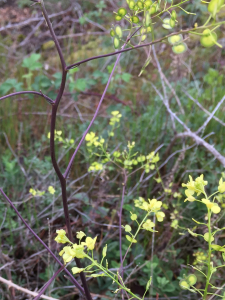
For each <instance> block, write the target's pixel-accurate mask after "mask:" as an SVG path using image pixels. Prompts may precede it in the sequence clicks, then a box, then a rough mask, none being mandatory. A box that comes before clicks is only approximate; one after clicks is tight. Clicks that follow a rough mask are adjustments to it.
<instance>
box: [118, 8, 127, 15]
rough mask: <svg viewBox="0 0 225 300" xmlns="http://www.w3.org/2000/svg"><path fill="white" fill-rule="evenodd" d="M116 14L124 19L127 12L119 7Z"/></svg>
mask: <svg viewBox="0 0 225 300" xmlns="http://www.w3.org/2000/svg"><path fill="white" fill-rule="evenodd" d="M117 13H118V15H119V16H121V17H124V16H125V15H126V13H127V10H126V9H125V8H123V7H121V8H119V9H118V11H117Z"/></svg>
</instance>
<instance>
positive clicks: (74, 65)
mask: <svg viewBox="0 0 225 300" xmlns="http://www.w3.org/2000/svg"><path fill="white" fill-rule="evenodd" d="M224 23H225V21H222V22H218V23H216V24H211V25H208V26H200V27H197V28H189V29H185V30H180V31H178V32H174V33H171V34H168V35H166V36H164V37H162V38H160V39H157V40H155V41H151V42H149V43H146V44H142V45H137V46H133V47H130V48H127V49H123V48H122V49H121V50H119V51H117V52H111V53H108V54H103V55H97V56H93V57H90V58H87V59H84V60H81V61H78V62H77V63H74V64H72V65H69V66H67V67H66V69H67V70H70V69H73V68H76V67H78V66H80V65H81V64H83V63H86V62H88V61H92V60H95V59H99V58H103V57H108V56H113V55H119V54H121V53H124V52H127V51H131V50H134V49H139V48H143V47H146V46H151V45H154V44H157V43H160V42H162V41H163V40H165V39H167V38H168V37H171V36H173V35H178V34H181V33H188V32H190V31H195V30H199V29H204V28H208V27H211V26H215V25H219V24H224ZM138 30H139V28H138ZM138 30H137V31H138Z"/></svg>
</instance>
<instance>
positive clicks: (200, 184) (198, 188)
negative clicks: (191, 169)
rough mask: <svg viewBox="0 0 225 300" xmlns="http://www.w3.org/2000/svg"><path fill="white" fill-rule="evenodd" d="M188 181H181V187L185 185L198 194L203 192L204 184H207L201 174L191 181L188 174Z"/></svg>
mask: <svg viewBox="0 0 225 300" xmlns="http://www.w3.org/2000/svg"><path fill="white" fill-rule="evenodd" d="M189 180H190V181H189V182H188V183H187V184H185V183H182V186H183V187H187V189H188V190H191V191H193V192H195V193H197V195H200V194H201V193H204V192H205V189H204V186H205V185H207V183H208V182H207V181H204V180H203V174H202V175H201V176H199V177H197V178H196V179H195V181H193V179H192V177H191V176H190V175H189Z"/></svg>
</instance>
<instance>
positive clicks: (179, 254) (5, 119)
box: [0, 0, 225, 299]
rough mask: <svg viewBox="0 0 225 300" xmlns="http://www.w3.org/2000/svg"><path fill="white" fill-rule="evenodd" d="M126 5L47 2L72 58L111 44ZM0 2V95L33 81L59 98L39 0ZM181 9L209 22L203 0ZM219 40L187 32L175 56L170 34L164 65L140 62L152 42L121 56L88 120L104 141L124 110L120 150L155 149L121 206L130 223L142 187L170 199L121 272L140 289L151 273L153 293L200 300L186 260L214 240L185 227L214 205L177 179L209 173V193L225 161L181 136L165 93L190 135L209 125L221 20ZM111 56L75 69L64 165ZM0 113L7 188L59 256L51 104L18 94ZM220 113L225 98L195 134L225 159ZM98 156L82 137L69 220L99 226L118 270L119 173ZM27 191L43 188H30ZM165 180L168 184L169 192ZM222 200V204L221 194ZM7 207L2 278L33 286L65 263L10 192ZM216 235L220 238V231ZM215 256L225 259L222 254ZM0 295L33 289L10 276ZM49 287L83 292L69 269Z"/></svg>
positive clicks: (219, 71)
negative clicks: (184, 281) (188, 199)
mask: <svg viewBox="0 0 225 300" xmlns="http://www.w3.org/2000/svg"><path fill="white" fill-rule="evenodd" d="M168 2H169V1H168ZM125 3H126V1H114V0H104V1H103V0H102V1H99V2H98V3H97V4H96V1H79V2H74V1H69V0H68V1H58V0H54V1H53V0H49V1H46V7H47V10H48V12H49V14H50V17H51V21H52V24H53V27H54V29H55V31H56V33H57V36H58V37H59V40H60V44H61V46H62V48H63V52H64V54H65V57H66V59H67V62H68V63H74V62H76V61H78V60H81V59H85V58H87V57H90V56H95V55H100V54H104V53H109V52H112V51H113V43H112V38H111V37H110V35H109V32H110V28H111V23H112V13H113V11H117V10H118V8H119V7H121V6H124V5H125ZM0 6H1V7H0V14H1V16H2V18H1V27H0V53H1V55H0V62H1V69H0V74H1V82H0V96H3V95H5V94H7V93H10V92H15V91H21V90H24V89H25V90H36V91H39V90H41V91H42V92H43V93H44V94H47V95H49V96H50V97H52V98H54V97H55V95H56V90H57V89H59V86H60V80H61V72H60V64H59V60H58V55H57V52H56V50H55V48H54V45H53V43H52V41H51V38H50V34H49V32H48V30H47V27H46V24H45V21H44V19H43V18H42V15H41V13H40V10H39V9H38V8H37V7H36V6H33V7H31V4H30V1H26V0H18V1H7V2H6V1H0ZM183 7H184V9H186V10H188V11H190V12H195V13H196V12H197V14H196V15H187V14H185V13H184V12H183V11H179V13H178V16H177V18H178V19H179V26H180V29H182V28H183V29H185V28H188V27H194V26H195V23H198V24H201V23H202V22H203V21H204V20H205V17H206V15H207V6H206V4H204V3H202V2H200V1H188V2H187V4H185V5H184V6H183ZM224 16H225V10H224V9H222V10H221V12H220V18H224ZM122 22H123V21H122ZM115 23H116V22H115ZM180 24H181V25H180ZM182 24H183V25H182ZM157 33H158V34H159V35H160V34H161V33H163V34H165V29H164V28H162V27H158V28H157ZM184 38H186V37H185V36H184ZM218 42H219V43H220V44H221V45H223V48H222V49H221V48H219V47H216V46H214V47H213V48H210V49H207V48H203V47H202V46H201V45H200V43H199V39H197V38H196V37H195V36H191V37H189V39H188V40H187V44H188V51H186V52H185V53H183V54H180V55H176V54H174V53H173V51H172V49H171V46H170V45H169V44H168V43H167V42H163V43H160V44H158V45H157V46H156V49H157V57H158V61H159V62H160V64H161V69H162V73H161V74H160V72H159V68H158V65H157V60H156V59H155V58H154V56H153V57H151V60H150V61H149V64H148V65H147V66H146V68H145V69H144V70H142V66H143V63H144V62H145V61H146V56H148V51H147V50H146V49H145V48H143V49H142V50H141V49H140V50H135V51H130V52H129V53H127V54H123V56H122V59H121V61H120V64H119V67H118V68H117V72H116V74H115V75H114V77H113V80H112V81H111V84H110V88H109V89H108V92H107V95H106V97H105V100H104V102H103V105H102V107H101V110H100V113H99V116H98V118H97V119H96V121H95V123H94V126H93V127H92V131H93V132H95V133H96V134H97V135H101V136H102V137H103V138H105V137H106V134H107V131H109V130H110V129H109V128H110V126H109V125H108V124H109V119H110V118H111V112H112V111H119V112H120V113H121V115H122V118H121V122H120V128H119V129H117V130H116V132H115V136H114V137H113V139H112V140H111V141H112V142H113V143H112V145H111V146H112V149H111V150H112V151H117V150H118V149H119V148H121V149H124V148H125V147H126V145H127V141H135V143H136V144H135V149H136V150H137V151H138V152H139V153H150V152H151V151H153V150H156V149H159V153H160V158H161V161H160V162H159V163H158V168H159V173H157V172H156V173H155V171H154V172H153V171H151V172H150V173H149V174H145V173H144V172H143V170H142V172H141V174H138V173H136V174H135V175H134V176H133V177H132V178H130V179H129V180H128V182H127V194H126V197H125V205H124V214H123V219H124V222H123V223H124V224H129V222H130V210H131V203H132V201H133V199H135V198H137V197H139V196H142V197H144V198H153V197H157V199H160V200H161V201H163V207H164V211H165V214H166V221H165V222H164V223H163V224H161V225H160V224H158V232H157V233H155V235H153V238H152V235H149V234H148V233H147V232H145V233H142V234H140V241H141V245H140V244H139V245H138V246H134V247H133V249H132V250H131V251H130V253H129V256H128V257H127V261H126V264H125V265H127V266H128V267H127V269H125V271H124V272H129V271H131V270H133V269H134V271H133V272H132V276H130V278H128V287H130V288H131V290H133V292H135V293H138V294H140V295H143V294H144V291H145V286H146V283H147V281H148V279H149V274H153V282H152V289H151V290H150V294H147V295H146V297H149V296H151V297H152V299H157V297H160V298H165V299H168V298H169V299H170V298H172V299H186V298H187V299H197V298H196V297H197V296H195V295H193V294H190V293H188V292H187V291H182V290H180V288H179V280H180V279H181V278H183V275H187V274H189V273H190V270H191V267H188V266H186V265H188V264H196V259H197V256H196V251H200V252H199V253H204V251H205V250H206V247H207V244H206V245H202V244H199V242H198V241H196V240H195V239H194V238H193V237H192V236H191V235H189V234H188V233H186V231H184V230H183V228H187V227H188V228H191V227H192V226H193V222H192V221H191V220H190V215H191V216H192V217H193V218H194V219H196V220H201V218H205V215H206V210H205V209H204V207H201V206H200V205H199V204H198V203H197V202H194V203H188V205H187V204H184V203H183V200H184V197H185V196H184V194H182V195H181V194H180V186H181V182H185V181H187V179H188V175H189V174H192V175H193V177H197V176H199V174H201V173H204V176H205V178H206V180H207V181H208V182H209V188H210V189H211V190H209V191H208V192H209V194H212V193H213V192H214V191H215V190H216V188H217V182H218V178H220V175H221V173H222V172H223V171H224V166H223V165H222V164H221V163H220V161H218V160H216V159H215V156H214V155H213V154H212V153H211V152H209V151H208V149H207V148H206V147H204V146H202V145H200V144H199V143H198V142H197V141H196V140H194V139H192V138H190V137H189V138H187V137H185V136H181V137H180V138H176V136H177V134H178V133H180V132H182V130H183V127H182V125H180V124H176V128H174V125H173V123H172V122H171V119H170V115H169V113H168V111H167V108H166V107H165V105H164V102H163V99H164V98H165V97H167V99H168V102H169V105H170V108H171V110H172V111H173V112H174V113H175V114H176V115H177V116H178V117H179V118H180V120H182V122H183V123H184V124H186V126H188V128H190V129H191V131H192V132H195V131H197V130H198V129H199V128H200V127H201V126H202V124H204V122H205V121H206V119H207V118H208V117H209V115H210V114H211V113H212V111H213V110H214V108H215V107H216V106H217V104H218V103H219V101H220V100H221V99H222V98H223V96H224V84H225V76H224V66H225V51H224V45H225V37H224V27H223V26H222V27H220V32H219V34H218ZM114 61H115V57H108V58H102V59H100V60H94V61H91V62H88V63H87V64H85V65H82V66H80V67H79V68H75V69H73V70H70V71H69V75H68V81H67V87H66V93H65V95H64V97H63V99H62V102H61V103H60V108H59V111H58V119H57V128H56V129H57V131H58V132H60V131H61V134H58V140H57V147H56V154H57V157H58V161H59V163H60V168H61V169H63V168H65V166H66V165H67V163H68V161H69V158H70V156H71V154H72V151H73V150H74V148H75V147H76V144H77V142H78V141H79V139H80V137H81V136H82V134H83V132H84V130H85V129H86V127H87V125H88V124H89V121H90V119H91V117H92V116H93V114H94V111H95V109H96V107H97V103H98V100H99V98H100V96H101V93H102V91H103V89H104V85H105V84H106V82H107V80H108V77H109V73H110V72H111V70H112V68H113V65H114ZM140 72H141V75H140ZM139 75H140V76H139ZM0 112H1V113H0V118H1V119H0V124H1V126H0V128H1V131H0V153H1V160H0V169H1V172H0V186H1V187H2V188H3V189H4V191H5V192H6V193H7V194H8V195H9V197H10V198H11V199H12V200H13V202H14V203H15V205H16V207H17V208H18V209H19V210H20V211H22V212H23V217H24V218H25V219H26V220H27V221H29V224H30V225H31V226H32V228H33V229H34V230H35V232H36V233H38V235H39V236H40V237H41V238H42V239H44V240H45V242H46V243H47V244H48V245H49V246H50V248H51V249H52V250H53V252H54V253H58V251H57V250H58V249H57V247H56V243H55V241H54V238H55V231H56V229H58V228H62V226H64V217H63V210H62V206H61V198H60V191H59V187H58V183H57V179H56V176H55V174H54V172H53V169H52V164H51V159H50V153H49V149H48V144H49V139H48V132H49V126H50V112H51V111H50V106H47V105H46V102H45V101H44V100H43V99H41V98H37V97H36V96H29V95H28V96H27V95H26V96H23V95H20V96H17V97H14V98H11V99H6V100H4V101H1V102H0ZM224 112H225V106H224V103H221V106H220V107H219V109H218V110H217V111H216V113H215V114H214V117H213V118H212V119H211V121H210V122H209V123H208V124H207V126H205V127H203V128H202V130H201V132H200V133H199V136H200V137H201V138H203V139H204V140H206V141H207V143H209V144H211V145H214V146H215V148H216V149H217V150H218V151H219V152H220V153H221V155H222V156H225V150H224V149H225V140H224V134H225V127H224V125H225V119H224ZM59 137H60V138H61V139H60V138H59ZM91 163H92V161H91V157H90V153H89V152H88V151H87V148H86V146H85V145H84V146H82V148H81V149H80V151H79V153H78V155H77V157H76V160H75V163H74V168H73V169H72V171H71V173H70V177H69V191H68V195H69V197H68V203H69V210H70V216H71V221H72V228H73V231H74V232H76V231H79V230H82V231H84V232H86V233H89V235H90V234H92V235H93V236H95V235H98V241H99V243H98V247H97V251H96V253H95V255H96V257H97V256H98V255H100V253H101V250H102V246H103V245H104V243H105V241H106V240H107V243H108V254H107V259H108V261H109V262H110V266H109V267H110V268H118V267H119V250H118V249H119V240H118V227H117V226H118V214H117V211H118V208H119V205H120V197H121V196H120V194H121V193H120V191H121V179H120V174H119V173H118V171H116V169H115V168H114V169H109V170H105V169H104V170H101V171H99V172H97V173H88V168H89V167H90V164H91ZM159 174H160V176H159ZM160 178H161V180H162V182H163V184H164V189H163V186H162V183H161V182H160ZM49 186H52V187H53V188H54V189H55V192H54V193H50V192H49V191H48V188H49ZM30 189H34V190H35V191H40V193H36V195H33V194H32V193H30ZM165 189H168V190H171V191H170V192H165ZM41 192H45V193H44V194H41ZM219 201H220V202H221V203H222V204H223V205H225V197H224V196H223V195H221V196H220V198H219ZM0 209H1V212H2V213H1V214H0V224H1V231H0V243H1V254H0V264H1V267H0V275H1V276H2V277H4V278H7V279H9V280H12V281H13V282H14V283H16V284H18V285H20V286H23V287H25V288H28V289H31V290H35V289H36V290H38V289H39V288H40V287H41V286H42V285H43V283H44V282H46V280H48V279H49V278H50V277H51V276H52V274H53V273H54V272H55V271H56V270H57V264H55V263H52V262H51V263H50V257H49V256H48V254H47V252H46V251H45V250H43V249H40V246H39V245H38V243H37V242H36V241H35V240H34V239H33V238H32V239H31V236H30V233H29V232H27V230H26V229H25V228H24V226H23V225H22V224H21V221H20V220H19V219H18V217H17V216H16V215H15V213H14V212H13V211H12V210H11V209H10V208H9V207H8V206H7V205H6V204H5V202H4V201H3V199H2V198H1V199H0ZM223 215H224V214H223V212H222V215H221V216H220V218H218V219H215V226H216V225H217V224H219V225H220V226H222V227H224V221H223V217H222V216H223ZM87 228H88V232H87ZM220 240H221V242H222V243H223V244H224V242H223V240H224V234H223V232H222V233H221V234H220ZM199 249H201V250H199ZM123 251H125V247H124V249H123ZM203 256H204V255H203ZM214 259H215V260H221V258H220V257H216V256H215V258H214ZM141 266H142V268H141ZM224 275H225V274H224V271H223V270H222V269H221V271H220V277H218V278H217V279H216V280H217V281H218V282H217V285H221V286H222V285H223V284H224V283H225V282H224V279H223V278H224ZM198 282H201V278H198ZM89 284H90V289H91V292H92V293H94V294H96V297H99V298H100V299H111V298H112V299H113V298H114V297H115V294H113V293H112V292H111V291H110V290H109V289H108V287H109V286H110V285H111V282H110V281H109V280H108V279H105V278H101V277H99V278H96V279H95V280H92V281H91V282H90V283H89ZM62 287H64V288H62ZM198 288H201V286H198ZM0 293H1V295H2V299H11V297H12V296H14V297H15V299H25V297H26V295H25V294H24V293H22V292H19V291H17V290H15V289H12V288H10V289H7V287H6V286H4V285H2V286H1V288H0ZM48 295H49V296H52V297H56V298H60V299H78V297H79V294H78V292H77V290H76V289H75V288H74V287H73V286H71V284H70V282H69V280H68V279H67V278H66V277H65V276H63V274H61V275H59V276H58V277H57V280H55V281H54V282H53V283H52V284H51V287H50V289H49V290H48ZM174 297H175V298H174Z"/></svg>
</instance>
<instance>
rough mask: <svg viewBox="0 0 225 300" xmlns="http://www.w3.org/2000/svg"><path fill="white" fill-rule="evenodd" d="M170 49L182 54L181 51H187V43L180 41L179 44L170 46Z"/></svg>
mask: <svg viewBox="0 0 225 300" xmlns="http://www.w3.org/2000/svg"><path fill="white" fill-rule="evenodd" d="M172 50H173V52H174V53H176V54H182V53H184V52H186V51H187V44H186V43H181V44H177V45H174V46H173V47H172Z"/></svg>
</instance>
